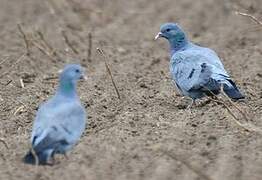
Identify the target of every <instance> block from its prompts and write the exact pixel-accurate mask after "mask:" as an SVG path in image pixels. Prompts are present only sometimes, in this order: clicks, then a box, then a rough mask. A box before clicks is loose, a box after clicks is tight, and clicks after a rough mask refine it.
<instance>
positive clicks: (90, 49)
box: [87, 32, 93, 62]
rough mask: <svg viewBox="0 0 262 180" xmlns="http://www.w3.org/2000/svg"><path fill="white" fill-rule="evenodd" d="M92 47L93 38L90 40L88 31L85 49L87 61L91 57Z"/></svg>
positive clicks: (90, 35) (90, 36)
mask: <svg viewBox="0 0 262 180" xmlns="http://www.w3.org/2000/svg"><path fill="white" fill-rule="evenodd" d="M92 47H93V40H92V33H91V32H89V33H88V49H87V61H89V62H91V60H92V59H91V57H92Z"/></svg>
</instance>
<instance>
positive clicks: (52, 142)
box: [24, 64, 86, 164]
mask: <svg viewBox="0 0 262 180" xmlns="http://www.w3.org/2000/svg"><path fill="white" fill-rule="evenodd" d="M82 77H83V69H82V67H81V66H80V65H76V64H70V65H67V66H66V67H65V68H64V70H63V72H62V73H61V75H60V83H59V88H58V90H57V92H56V94H55V95H54V96H53V97H52V98H51V99H50V100H48V101H47V102H45V103H43V104H42V105H41V106H40V108H39V110H38V112H37V115H36V119H35V121H34V124H33V130H32V136H31V144H32V148H33V149H34V151H35V153H36V155H37V157H38V160H39V163H40V164H47V163H49V161H51V160H53V158H54V155H55V154H57V153H59V154H65V153H66V152H67V151H68V150H70V149H72V148H73V146H74V145H75V144H76V143H77V142H78V140H79V139H80V137H81V135H82V133H83V132H84V129H85V123H86V122H85V121H86V113H85V109H84V108H83V106H82V105H81V102H80V100H79V97H78V95H77V92H76V85H77V80H78V79H80V78H82ZM24 162H25V163H30V164H34V163H35V159H34V157H33V154H32V152H31V151H29V152H28V153H27V155H26V156H25V157H24Z"/></svg>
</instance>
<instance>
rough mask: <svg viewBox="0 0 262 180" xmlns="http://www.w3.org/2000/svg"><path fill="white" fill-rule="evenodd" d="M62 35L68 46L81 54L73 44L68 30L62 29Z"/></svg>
mask: <svg viewBox="0 0 262 180" xmlns="http://www.w3.org/2000/svg"><path fill="white" fill-rule="evenodd" d="M61 33H62V36H63V38H64V40H65V43H66V44H67V46H68V47H69V48H70V49H71V50H72V51H73V52H74V53H75V54H77V55H78V54H79V52H78V50H77V49H76V48H75V47H74V46H73V44H72V43H71V42H70V41H69V39H68V37H67V35H66V32H65V31H64V30H62V31H61Z"/></svg>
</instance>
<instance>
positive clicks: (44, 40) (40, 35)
mask: <svg viewBox="0 0 262 180" xmlns="http://www.w3.org/2000/svg"><path fill="white" fill-rule="evenodd" d="M36 33H37V34H38V36H39V37H40V39H41V40H42V42H43V43H44V46H46V48H47V49H48V50H49V52H51V53H50V54H52V55H56V50H55V49H54V48H53V47H52V46H51V45H50V44H49V43H48V42H47V40H46V39H45V36H44V34H43V33H42V32H41V31H39V30H38V31H36Z"/></svg>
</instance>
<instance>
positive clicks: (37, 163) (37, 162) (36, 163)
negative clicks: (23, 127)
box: [30, 147, 39, 166]
mask: <svg viewBox="0 0 262 180" xmlns="http://www.w3.org/2000/svg"><path fill="white" fill-rule="evenodd" d="M30 151H31V153H32V155H33V156H34V159H35V165H36V166H38V165H39V158H38V156H37V154H36V152H35V150H34V148H33V147H31V150H30Z"/></svg>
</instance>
